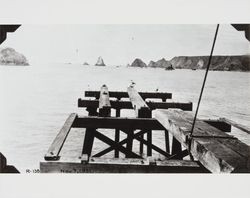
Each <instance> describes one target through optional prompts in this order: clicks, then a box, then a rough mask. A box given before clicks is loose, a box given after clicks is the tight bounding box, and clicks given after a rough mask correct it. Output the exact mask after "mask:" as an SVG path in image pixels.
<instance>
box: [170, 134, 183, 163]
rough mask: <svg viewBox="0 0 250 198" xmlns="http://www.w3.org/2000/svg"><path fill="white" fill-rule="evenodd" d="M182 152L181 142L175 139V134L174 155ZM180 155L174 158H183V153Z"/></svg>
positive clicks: (173, 142)
mask: <svg viewBox="0 0 250 198" xmlns="http://www.w3.org/2000/svg"><path fill="white" fill-rule="evenodd" d="M181 152H182V148H181V143H180V142H178V140H176V139H175V137H174V136H173V141H172V152H171V154H172V155H177V154H180V153H181ZM177 156H178V157H176V158H173V159H182V156H181V155H177Z"/></svg>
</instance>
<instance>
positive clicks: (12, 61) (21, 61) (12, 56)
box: [0, 47, 29, 65]
mask: <svg viewBox="0 0 250 198" xmlns="http://www.w3.org/2000/svg"><path fill="white" fill-rule="evenodd" d="M0 65H29V63H28V61H27V59H26V57H25V56H24V55H22V54H20V53H19V52H17V51H15V50H14V49H13V48H10V47H8V48H4V49H0Z"/></svg>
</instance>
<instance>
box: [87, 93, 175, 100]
mask: <svg viewBox="0 0 250 198" xmlns="http://www.w3.org/2000/svg"><path fill="white" fill-rule="evenodd" d="M139 94H140V96H141V97H142V98H143V99H147V98H160V99H163V100H166V99H171V98H172V93H165V92H139ZM85 97H95V98H99V97H100V92H99V91H85ZM109 97H113V98H118V99H121V98H128V97H129V96H128V93H127V92H122V91H110V92H109Z"/></svg>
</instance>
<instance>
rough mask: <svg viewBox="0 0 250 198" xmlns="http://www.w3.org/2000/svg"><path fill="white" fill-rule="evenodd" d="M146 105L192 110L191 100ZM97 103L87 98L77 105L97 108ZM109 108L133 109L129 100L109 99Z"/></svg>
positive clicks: (154, 107)
mask: <svg viewBox="0 0 250 198" xmlns="http://www.w3.org/2000/svg"><path fill="white" fill-rule="evenodd" d="M145 102H146V101H145ZM146 104H147V106H148V107H149V108H150V109H151V110H154V109H169V108H176V109H182V110H184V111H192V106H193V104H192V102H152V101H148V102H146ZM98 105H99V100H89V99H81V98H79V99H78V107H94V108H97V107H98ZM110 105H111V108H114V109H133V106H132V104H131V102H130V101H121V100H119V101H117V100H110Z"/></svg>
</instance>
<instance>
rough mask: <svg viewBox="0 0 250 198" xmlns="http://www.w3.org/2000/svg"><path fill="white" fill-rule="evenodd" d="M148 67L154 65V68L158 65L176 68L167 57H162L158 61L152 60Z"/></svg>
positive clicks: (169, 68)
mask: <svg viewBox="0 0 250 198" xmlns="http://www.w3.org/2000/svg"><path fill="white" fill-rule="evenodd" d="M148 67H153V68H156V67H158V68H165V69H167V70H172V69H174V68H173V67H172V64H171V62H170V61H167V60H166V59H165V58H162V59H160V60H158V61H156V62H154V61H150V63H149V64H148Z"/></svg>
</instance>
